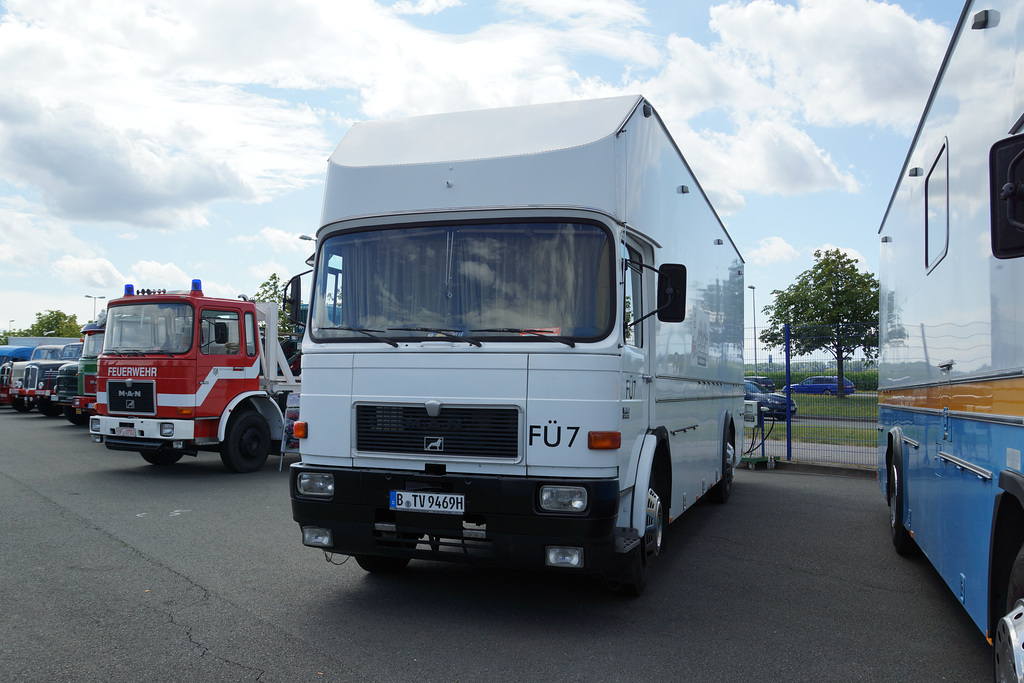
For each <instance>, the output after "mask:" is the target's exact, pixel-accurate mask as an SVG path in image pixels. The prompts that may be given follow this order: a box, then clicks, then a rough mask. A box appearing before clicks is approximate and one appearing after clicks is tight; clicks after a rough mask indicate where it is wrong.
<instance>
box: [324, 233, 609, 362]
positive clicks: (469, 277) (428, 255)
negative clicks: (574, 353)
mask: <svg viewBox="0 0 1024 683" xmlns="http://www.w3.org/2000/svg"><path fill="white" fill-rule="evenodd" d="M611 244H612V241H611V239H610V236H609V233H608V232H607V231H606V230H605V229H603V228H601V227H599V226H597V225H592V224H587V223H556V222H524V223H486V224H460V225H449V226H436V225H435V226H424V227H400V228H390V229H378V230H369V231H363V232H348V233H341V234H337V235H334V236H332V237H329V238H327V239H326V240H324V242H323V244H322V253H321V254H320V258H319V264H318V272H317V279H316V285H315V291H314V294H313V301H312V311H311V314H310V325H311V333H312V335H313V337H314V338H315V339H317V340H321V341H333V340H339V341H340V340H346V341H349V340H351V341H356V340H358V341H364V342H365V341H367V340H368V339H375V340H377V341H382V342H386V343H393V342H394V341H395V340H412V339H433V338H437V339H445V340H449V341H456V340H457V338H460V337H465V338H466V340H467V342H469V343H473V342H471V341H470V340H471V339H472V340H480V339H490V340H495V339H501V338H504V339H505V340H516V341H524V342H534V341H538V340H540V341H543V340H544V339H545V337H557V338H559V339H562V340H565V339H569V340H574V339H575V340H587V339H597V338H600V337H602V336H604V335H606V334H608V333H609V332H610V330H611V326H612V320H613V315H612V308H613V305H614V298H613V296H614V285H613V282H612V280H613V273H614V267H613V263H612V258H613V250H612V248H611Z"/></svg>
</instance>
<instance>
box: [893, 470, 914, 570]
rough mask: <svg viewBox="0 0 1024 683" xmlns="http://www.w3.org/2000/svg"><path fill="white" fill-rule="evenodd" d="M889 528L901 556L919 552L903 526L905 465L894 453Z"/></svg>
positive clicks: (894, 544) (894, 545)
mask: <svg viewBox="0 0 1024 683" xmlns="http://www.w3.org/2000/svg"><path fill="white" fill-rule="evenodd" d="M887 485H888V488H889V527H890V529H889V530H890V533H891V536H892V545H893V547H894V548H896V552H897V553H899V554H900V555H912V554H914V552H915V551H916V550H917V544H916V543H915V542H914V539H913V538H912V537H911V536H910V532H909V531H908V530H907V527H905V526H904V525H903V500H904V498H903V497H904V486H906V484H905V483H904V481H903V465H902V464H900V462H899V453H893V457H892V462H891V463H890V464H889V481H888V484H887Z"/></svg>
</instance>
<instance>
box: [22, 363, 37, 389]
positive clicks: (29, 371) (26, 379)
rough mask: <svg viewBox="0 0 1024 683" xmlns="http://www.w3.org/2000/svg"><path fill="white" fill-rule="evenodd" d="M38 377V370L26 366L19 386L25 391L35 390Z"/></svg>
mask: <svg viewBox="0 0 1024 683" xmlns="http://www.w3.org/2000/svg"><path fill="white" fill-rule="evenodd" d="M38 377H39V368H37V367H35V366H31V365H30V366H28V367H26V368H25V374H24V375H23V376H22V378H21V386H23V387H25V388H26V389H35V388H36V382H37V381H38Z"/></svg>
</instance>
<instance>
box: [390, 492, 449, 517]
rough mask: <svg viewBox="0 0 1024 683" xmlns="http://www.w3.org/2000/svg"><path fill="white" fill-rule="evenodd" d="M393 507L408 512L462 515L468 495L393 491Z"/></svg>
mask: <svg viewBox="0 0 1024 683" xmlns="http://www.w3.org/2000/svg"><path fill="white" fill-rule="evenodd" d="M391 509H392V510H404V511H406V512H436V513H440V514H442V515H461V514H463V513H464V512H465V511H466V497H465V496H464V495H462V494H461V493H429V492H422V491H392V492H391Z"/></svg>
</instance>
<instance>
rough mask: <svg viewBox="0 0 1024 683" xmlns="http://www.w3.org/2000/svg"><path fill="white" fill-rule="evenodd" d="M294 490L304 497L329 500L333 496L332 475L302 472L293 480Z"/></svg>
mask: <svg viewBox="0 0 1024 683" xmlns="http://www.w3.org/2000/svg"><path fill="white" fill-rule="evenodd" d="M295 489H296V490H297V491H298V492H299V493H301V494H302V495H304V496H316V497H317V498H330V497H331V496H333V495H334V475H333V474H327V473H325V472H303V473H302V474H300V475H299V476H298V477H297V478H296V479H295Z"/></svg>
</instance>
